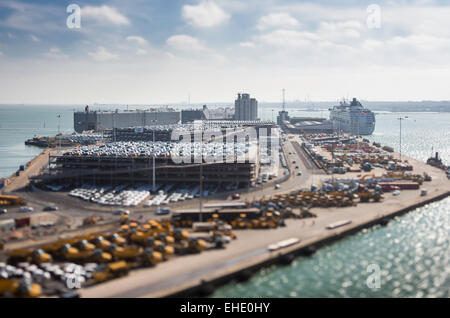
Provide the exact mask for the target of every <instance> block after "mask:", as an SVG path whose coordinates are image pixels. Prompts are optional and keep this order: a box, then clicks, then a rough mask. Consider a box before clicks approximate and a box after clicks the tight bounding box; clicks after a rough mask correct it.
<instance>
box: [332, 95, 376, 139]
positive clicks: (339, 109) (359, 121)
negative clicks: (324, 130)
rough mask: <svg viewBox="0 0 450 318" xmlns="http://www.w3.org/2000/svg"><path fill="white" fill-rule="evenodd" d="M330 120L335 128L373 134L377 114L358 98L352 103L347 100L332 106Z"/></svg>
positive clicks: (353, 132)
mask: <svg viewBox="0 0 450 318" xmlns="http://www.w3.org/2000/svg"><path fill="white" fill-rule="evenodd" d="M330 121H331V123H332V125H333V130H335V131H343V132H349V133H352V134H355V135H371V134H372V133H373V131H374V130H375V114H374V113H373V112H372V111H371V110H370V109H367V108H364V106H362V105H361V103H360V102H359V101H358V100H357V99H356V98H353V100H352V101H351V103H350V104H349V103H347V102H346V101H345V100H344V101H342V102H340V104H339V105H337V106H334V107H333V108H330Z"/></svg>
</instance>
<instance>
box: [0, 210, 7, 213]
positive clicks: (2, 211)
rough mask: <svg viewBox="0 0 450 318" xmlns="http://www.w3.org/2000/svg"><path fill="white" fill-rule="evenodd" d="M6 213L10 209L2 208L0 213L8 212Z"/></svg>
mask: <svg viewBox="0 0 450 318" xmlns="http://www.w3.org/2000/svg"><path fill="white" fill-rule="evenodd" d="M6 213H8V210H6V209H0V214H6Z"/></svg>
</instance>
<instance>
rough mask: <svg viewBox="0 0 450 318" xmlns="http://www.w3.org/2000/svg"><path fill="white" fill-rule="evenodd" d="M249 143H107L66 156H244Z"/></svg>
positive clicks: (69, 152) (74, 150)
mask: <svg viewBox="0 0 450 318" xmlns="http://www.w3.org/2000/svg"><path fill="white" fill-rule="evenodd" d="M249 147H250V144H249V143H240V142H235V143H222V142H209V143H201V142H192V143H191V142H181V143H176V142H166V141H156V142H155V143H153V142H145V141H126V142H124V141H118V142H111V143H107V144H104V145H101V146H98V147H89V146H84V147H80V148H77V149H73V150H69V151H67V152H65V153H64V156H90V157H158V158H159V157H173V156H180V157H188V158H190V157H194V158H195V157H200V156H203V157H204V158H205V157H211V158H217V157H220V156H243V155H245V154H246V153H248V151H249V150H248V148H249Z"/></svg>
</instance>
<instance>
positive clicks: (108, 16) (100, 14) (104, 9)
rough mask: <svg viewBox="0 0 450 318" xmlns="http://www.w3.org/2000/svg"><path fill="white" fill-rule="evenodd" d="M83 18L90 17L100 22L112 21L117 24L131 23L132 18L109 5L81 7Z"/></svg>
mask: <svg viewBox="0 0 450 318" xmlns="http://www.w3.org/2000/svg"><path fill="white" fill-rule="evenodd" d="M81 18H82V19H83V18H89V19H93V20H96V21H98V22H105V21H106V22H110V23H113V24H117V25H129V24H130V20H128V18H127V17H126V16H124V15H123V14H122V13H120V12H119V11H118V10H117V9H116V8H114V7H110V6H107V5H102V6H99V7H94V6H86V7H83V8H82V9H81Z"/></svg>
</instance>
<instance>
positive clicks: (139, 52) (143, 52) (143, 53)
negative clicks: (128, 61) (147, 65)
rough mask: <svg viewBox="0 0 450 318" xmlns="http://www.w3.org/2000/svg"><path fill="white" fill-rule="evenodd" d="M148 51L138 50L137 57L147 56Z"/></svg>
mask: <svg viewBox="0 0 450 318" xmlns="http://www.w3.org/2000/svg"><path fill="white" fill-rule="evenodd" d="M147 54H148V51H147V50H144V49H137V50H136V55H147Z"/></svg>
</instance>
